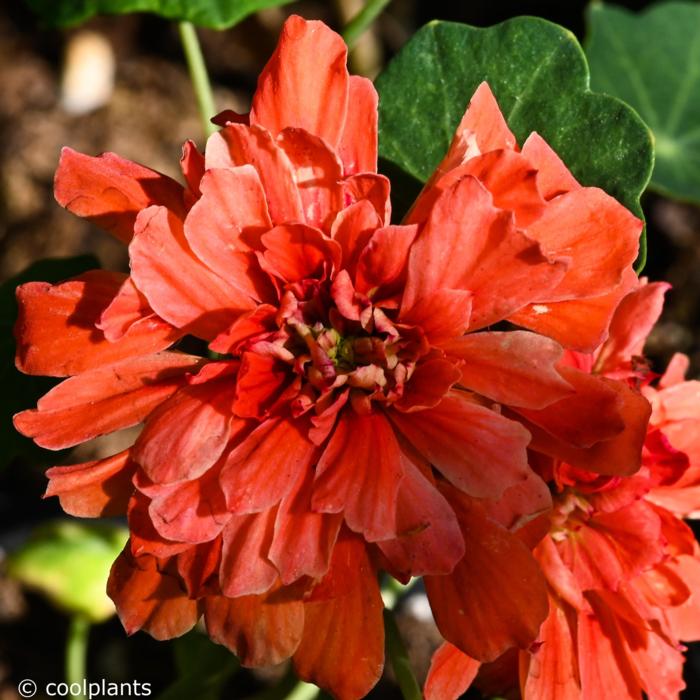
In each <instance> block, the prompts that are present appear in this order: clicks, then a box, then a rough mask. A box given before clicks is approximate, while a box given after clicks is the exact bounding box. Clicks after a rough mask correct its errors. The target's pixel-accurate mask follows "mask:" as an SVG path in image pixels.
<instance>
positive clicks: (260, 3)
mask: <svg viewBox="0 0 700 700" xmlns="http://www.w3.org/2000/svg"><path fill="white" fill-rule="evenodd" d="M26 2H27V4H28V5H29V6H30V7H31V8H32V10H34V12H36V13H37V14H38V15H39V16H40V17H41V18H42V19H43V20H44V21H45V22H46V23H47V24H49V25H52V26H55V27H69V26H73V25H75V24H80V23H81V22H84V21H85V20H87V19H89V18H90V17H93V16H94V15H124V14H128V13H130V12H152V13H154V14H156V15H160V16H161V17H166V18H167V19H174V20H179V21H183V20H186V21H189V22H192V23H193V24H196V25H198V26H200V27H211V28H212V29H226V28H227V27H231V26H233V25H234V24H237V23H238V22H240V21H241V20H242V19H245V18H246V17H247V16H248V15H252V14H253V13H254V12H257V11H258V10H262V9H264V8H266V7H275V6H277V5H286V4H287V3H289V2H292V0H26Z"/></svg>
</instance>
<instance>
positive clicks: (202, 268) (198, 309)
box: [129, 207, 255, 340]
mask: <svg viewBox="0 0 700 700" xmlns="http://www.w3.org/2000/svg"><path fill="white" fill-rule="evenodd" d="M135 231H136V233H135V235H134V239H133V241H132V242H131V244H130V245H129V256H130V258H131V276H132V279H133V280H134V283H135V284H136V286H137V287H138V289H139V290H140V291H141V292H142V293H143V294H144V296H145V297H146V298H147V299H148V302H149V304H150V305H151V308H152V309H153V310H154V311H155V312H156V313H157V314H158V315H159V316H160V317H161V318H164V319H165V320H166V321H169V322H170V323H172V324H173V325H174V326H177V327H178V328H182V329H185V330H186V331H187V332H189V333H192V334H194V335H196V336H198V337H200V338H204V339H206V340H212V339H213V338H215V337H216V336H217V335H219V333H221V332H222V331H224V330H226V329H227V328H228V327H229V326H230V325H231V323H232V322H233V320H234V319H235V318H236V317H237V316H238V315H240V314H241V313H242V312H244V311H248V310H249V309H252V308H253V307H254V306H255V302H254V301H253V300H252V299H251V297H250V296H249V295H248V294H246V293H245V292H242V291H240V290H239V289H238V288H237V287H236V286H234V285H233V284H232V283H231V282H230V281H229V280H225V279H223V278H222V277H219V276H218V275H217V274H216V273H215V272H213V271H212V270H211V269H210V268H209V267H207V266H206V265H205V264H204V263H202V262H201V261H200V260H199V259H198V258H197V257H196V256H195V255H194V253H193V252H192V250H191V249H190V247H189V245H188V243H187V240H186V239H185V235H184V230H183V222H182V220H181V219H179V218H177V217H176V216H174V215H173V214H172V213H171V212H170V211H168V210H167V209H165V207H151V208H149V209H146V210H144V211H143V212H141V213H140V214H139V216H138V217H137V220H136V229H135Z"/></svg>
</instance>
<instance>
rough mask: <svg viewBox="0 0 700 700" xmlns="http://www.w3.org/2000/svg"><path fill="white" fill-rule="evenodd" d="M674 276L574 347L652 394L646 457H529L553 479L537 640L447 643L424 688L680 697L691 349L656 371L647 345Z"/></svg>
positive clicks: (696, 592)
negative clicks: (602, 465)
mask: <svg viewBox="0 0 700 700" xmlns="http://www.w3.org/2000/svg"><path fill="white" fill-rule="evenodd" d="M667 288H668V285H666V284H664V283H655V284H646V283H644V282H642V283H640V284H639V286H638V288H637V289H635V290H634V291H632V292H631V293H630V294H628V295H627V296H626V297H625V298H624V299H623V300H622V302H621V303H620V306H619V307H618V309H617V311H616V313H615V315H614V317H613V320H612V323H611V326H610V337H609V339H608V340H607V341H606V342H605V343H604V344H603V345H602V346H601V347H600V348H598V349H597V351H596V352H595V353H592V354H589V355H584V354H578V353H576V354H575V353H570V354H569V355H568V356H567V361H568V362H569V363H570V364H575V365H577V366H579V367H582V368H586V369H588V370H589V371H591V372H592V373H594V374H602V375H606V376H608V377H615V378H617V379H624V380H626V381H627V382H628V383H630V384H633V385H637V386H640V387H641V390H642V392H643V393H644V395H645V396H647V397H648V398H649V400H650V402H651V405H652V407H653V412H652V417H651V421H650V424H649V427H648V431H647V434H646V438H645V441H644V452H643V455H644V456H643V465H642V468H641V469H640V471H639V472H637V473H636V474H635V475H632V476H619V475H618V476H605V475H601V472H602V473H603V474H604V471H605V470H599V472H598V473H594V472H592V471H589V470H586V469H582V468H579V467H576V466H574V465H572V464H569V463H567V462H565V461H563V460H554V459H551V458H548V459H546V460H543V459H542V458H541V456H540V458H539V461H537V457H535V459H534V460H533V461H537V465H538V471H539V473H540V474H541V475H542V476H543V477H544V478H545V479H547V480H548V481H549V483H551V484H552V487H553V489H554V492H555V495H554V504H553V505H554V507H553V510H552V513H551V515H549V516H548V518H547V520H548V532H547V534H546V535H545V536H544V537H543V538H542V539H541V541H540V542H539V543H538V544H537V545H536V547H535V549H534V554H535V557H536V558H537V561H538V563H539V564H540V566H541V568H542V571H543V572H544V574H545V577H546V579H547V586H548V597H549V613H548V616H547V618H546V620H545V622H544V624H543V625H542V628H541V630H540V634H539V637H538V640H537V643H536V644H535V645H533V648H532V649H530V650H529V651H521V652H516V651H515V650H512V651H511V652H510V653H507V654H504V655H503V656H502V657H501V658H499V659H497V660H496V661H495V662H494V663H491V664H487V665H484V666H482V665H481V664H480V663H479V662H478V660H476V659H474V658H471V657H469V656H467V655H465V654H464V653H462V652H461V651H460V650H459V649H457V648H456V647H454V646H453V645H450V644H445V645H443V647H441V649H440V650H439V651H438V652H437V653H436V655H435V657H434V659H433V664H432V668H431V672H430V675H429V678H428V681H427V685H426V697H427V698H428V699H429V700H436V699H437V698H440V699H441V700H449V699H450V698H457V697H459V695H460V694H461V693H463V692H464V691H465V690H466V688H467V687H469V686H470V685H471V684H472V682H476V683H477V684H479V685H480V686H481V687H482V688H483V689H484V690H485V691H486V692H487V693H496V694H506V693H507V694H508V695H509V697H510V696H513V697H523V698H525V699H526V700H528V699H531V700H535V699H537V700H539V699H540V698H552V699H554V698H557V699H559V698H564V699H569V698H570V699H572V700H574V699H576V700H594V699H596V698H601V697H615V698H629V699H630V700H632V699H634V700H641V698H642V697H647V698H651V699H658V700H662V699H663V700H668V699H669V698H677V697H679V692H680V691H681V690H682V689H683V688H684V683H683V678H682V666H683V661H684V658H683V651H684V647H683V646H682V644H681V642H682V641H696V640H698V639H700V550H699V549H698V546H697V544H696V543H695V538H694V536H693V533H692V531H691V530H690V528H689V527H688V526H687V525H686V524H685V523H684V522H683V520H682V518H683V517H688V516H691V517H692V516H693V515H694V514H695V513H697V510H698V508H699V507H700V499H699V498H698V491H697V473H698V469H699V468H700V461H699V458H700V452H699V449H700V431H698V427H699V421H700V390H699V385H698V382H696V381H685V380H684V373H685V370H686V368H687V358H684V357H683V356H680V355H677V356H676V357H674V358H673V360H672V361H671V363H670V365H669V367H668V369H667V371H666V373H665V374H664V375H663V376H662V377H660V378H658V377H657V376H656V375H653V374H652V373H651V372H650V370H649V367H648V365H647V363H646V361H645V360H644V358H643V356H642V351H643V345H644V342H645V340H646V338H647V336H648V334H649V332H650V331H651V329H652V327H653V325H654V323H655V322H656V320H657V319H658V316H659V314H660V312H661V307H662V304H663V296H664V293H665V291H666V289H667ZM657 380H658V381H657ZM475 679H476V680H475Z"/></svg>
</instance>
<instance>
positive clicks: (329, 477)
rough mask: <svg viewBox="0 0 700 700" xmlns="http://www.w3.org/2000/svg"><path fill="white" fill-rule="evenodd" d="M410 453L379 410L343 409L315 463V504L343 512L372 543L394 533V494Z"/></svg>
mask: <svg viewBox="0 0 700 700" xmlns="http://www.w3.org/2000/svg"><path fill="white" fill-rule="evenodd" d="M405 461H406V457H405V455H404V454H403V452H402V451H401V448H400V446H399V443H398V440H397V439H396V436H395V434H394V429H393V427H392V426H391V423H389V421H388V420H387V419H386V417H385V416H384V414H383V413H380V412H378V411H375V412H372V413H369V414H366V415H359V414H358V413H356V412H355V411H354V410H353V409H352V408H345V409H344V410H343V412H342V413H341V414H340V416H339V418H338V424H337V425H336V428H335V431H334V432H333V434H332V435H331V438H330V440H329V441H328V444H327V446H326V448H325V450H324V452H323V454H322V455H321V458H320V459H319V461H318V465H317V466H316V478H315V481H314V486H313V497H312V501H311V502H312V505H313V509H314V510H316V511H319V512H323V513H341V512H342V513H343V517H344V519H345V522H346V523H347V525H348V527H349V528H350V529H351V530H353V531H354V532H361V533H362V534H363V535H364V537H365V539H366V540H368V541H369V542H376V541H378V540H387V539H389V538H392V537H395V536H396V499H397V493H398V490H399V484H400V483H401V479H402V478H403V464H404V462H405Z"/></svg>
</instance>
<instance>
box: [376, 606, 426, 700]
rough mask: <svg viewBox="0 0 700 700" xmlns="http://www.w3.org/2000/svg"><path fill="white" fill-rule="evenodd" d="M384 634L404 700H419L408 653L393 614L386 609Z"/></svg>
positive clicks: (416, 682)
mask: <svg viewBox="0 0 700 700" xmlns="http://www.w3.org/2000/svg"><path fill="white" fill-rule="evenodd" d="M384 634H385V635H386V653H387V656H388V657H389V659H390V660H391V666H392V668H393V669H394V675H395V676H396V682H397V683H398V684H399V688H400V689H401V694H402V695H403V697H404V700H421V699H422V697H423V694H422V693H421V690H420V686H419V685H418V681H417V680H416V677H415V676H414V675H413V670H412V669H411V662H410V661H409V660H408V652H407V651H406V647H405V646H404V643H403V640H402V639H401V635H400V634H399V628H398V627H397V625H396V620H395V618H394V613H393V612H392V611H391V610H388V609H386V608H385V609H384Z"/></svg>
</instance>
